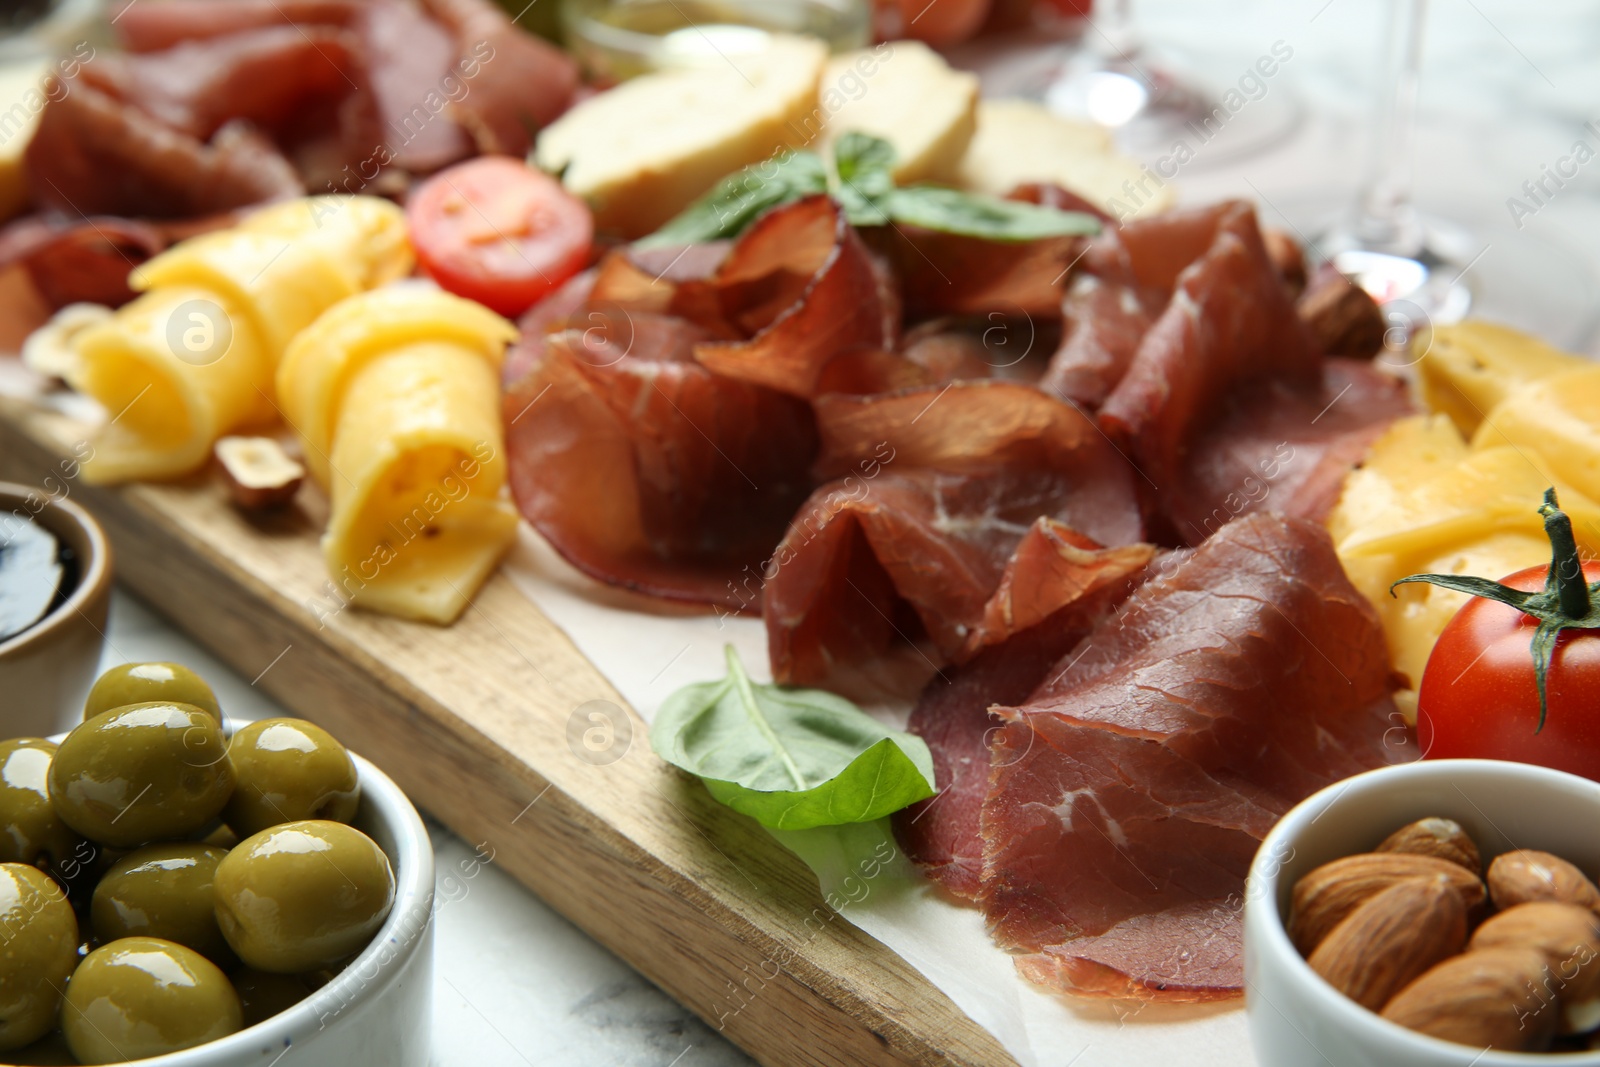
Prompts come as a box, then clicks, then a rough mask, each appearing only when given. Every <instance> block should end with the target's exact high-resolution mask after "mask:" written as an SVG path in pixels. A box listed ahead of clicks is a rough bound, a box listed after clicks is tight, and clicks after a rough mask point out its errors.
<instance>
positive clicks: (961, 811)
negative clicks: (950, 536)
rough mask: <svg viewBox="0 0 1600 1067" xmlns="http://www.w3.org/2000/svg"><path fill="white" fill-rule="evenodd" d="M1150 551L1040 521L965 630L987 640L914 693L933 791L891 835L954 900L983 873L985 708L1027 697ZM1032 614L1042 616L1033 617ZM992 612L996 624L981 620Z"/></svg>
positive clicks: (1143, 568) (1143, 570) (1136, 574)
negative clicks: (999, 622) (1096, 542)
mask: <svg viewBox="0 0 1600 1067" xmlns="http://www.w3.org/2000/svg"><path fill="white" fill-rule="evenodd" d="M1154 552H1155V550H1154V549H1153V547H1152V546H1150V545H1143V544H1140V545H1127V546H1124V547H1121V548H1111V549H1098V548H1095V547H1093V545H1092V543H1091V542H1089V541H1088V539H1087V538H1084V537H1082V535H1079V534H1077V533H1075V532H1074V531H1072V530H1070V529H1068V528H1066V527H1062V526H1061V525H1060V524H1057V523H1052V522H1050V521H1049V520H1048V519H1041V520H1039V522H1038V523H1036V524H1035V526H1034V528H1033V529H1032V530H1030V531H1029V532H1028V534H1027V535H1026V536H1025V537H1024V538H1023V543H1022V544H1021V545H1019V546H1018V548H1017V551H1016V552H1015V553H1013V555H1012V559H1011V562H1010V563H1009V564H1008V565H1007V567H1006V574H1005V576H1004V577H1003V578H1002V579H1001V584H1000V588H999V589H998V590H997V591H996V592H995V594H994V595H993V596H992V597H991V598H990V600H989V604H988V606H987V608H986V610H985V618H986V625H985V626H983V627H981V628H980V629H979V630H977V631H974V634H973V636H974V637H978V635H979V634H980V633H982V634H984V637H985V638H987V639H980V640H976V641H973V642H972V645H973V647H974V648H976V649H978V651H977V652H976V653H975V654H974V655H973V656H972V657H971V658H969V659H968V660H967V661H966V662H964V663H963V664H961V666H959V667H954V668H947V669H946V670H945V671H943V672H942V673H941V674H940V675H938V676H936V677H934V678H933V679H931V680H930V681H929V682H928V684H927V685H926V686H925V687H924V688H923V691H922V695H921V696H920V697H919V698H918V700H917V705H916V707H915V708H914V709H913V710H912V712H911V718H910V722H909V724H908V729H910V730H911V732H912V733H915V734H917V735H918V736H920V737H922V739H923V740H925V741H927V742H928V746H929V749H930V751H931V752H932V753H933V762H934V785H935V786H936V788H937V789H938V790H939V792H938V794H937V795H936V796H934V797H933V798H931V799H929V800H925V801H922V802H920V803H917V804H913V805H912V806H911V807H909V808H907V809H905V810H904V811H902V812H899V813H898V814H897V815H896V816H895V818H894V827H895V834H896V836H897V837H898V838H899V840H900V843H901V846H902V847H903V848H904V849H905V850H906V854H907V855H909V856H910V857H911V858H912V859H913V860H914V861H916V862H917V863H919V864H921V865H922V867H923V869H924V870H926V871H927V873H928V874H929V875H930V876H931V877H933V878H934V879H935V880H936V881H938V882H939V883H940V884H942V885H943V886H944V887H945V888H946V889H948V890H949V891H950V892H951V893H953V894H955V895H956V896H958V897H963V898H966V899H968V900H971V899H975V898H976V897H977V895H978V888H979V883H980V880H981V876H982V873H983V838H982V837H981V835H980V834H979V825H978V821H979V815H980V812H981V811H982V808H983V802H984V798H985V797H987V796H988V793H989V740H990V738H991V736H992V735H993V734H994V733H995V732H996V731H997V730H998V729H999V728H1000V726H1001V725H1002V723H1001V721H1000V720H999V719H997V718H994V717H993V716H991V715H990V714H989V708H990V706H991V705H994V704H1020V703H1022V702H1023V701H1024V700H1026V699H1027V696H1028V694H1029V693H1030V692H1032V691H1033V690H1034V688H1035V687H1037V686H1038V685H1039V684H1040V683H1041V682H1043V681H1044V680H1045V678H1046V676H1047V673H1048V672H1049V670H1050V668H1051V666H1052V664H1054V663H1056V661H1057V660H1059V659H1060V658H1061V657H1062V656H1063V655H1065V654H1066V653H1067V652H1068V651H1070V650H1071V649H1072V648H1073V647H1074V646H1075V645H1077V644H1078V642H1079V641H1080V640H1082V639H1083V638H1084V637H1086V636H1088V634H1089V632H1090V630H1091V629H1092V628H1093V626H1094V625H1095V624H1096V623H1097V622H1099V621H1100V619H1101V618H1102V617H1103V616H1104V615H1105V614H1106V613H1107V612H1108V611H1109V610H1110V609H1111V608H1113V607H1115V606H1116V605H1117V604H1119V603H1120V602H1121V601H1122V600H1124V599H1125V598H1126V597H1127V596H1128V594H1129V593H1131V592H1132V591H1133V590H1134V588H1136V587H1137V585H1138V583H1139V582H1140V581H1142V580H1143V579H1144V577H1145V575H1146V574H1147V573H1148V570H1149V564H1150V561H1151V559H1152V558H1153V557H1154ZM1041 611H1043V612H1047V614H1045V615H1043V617H1042V618H1037V617H1036V616H1038V614H1039V613H1040V612H1041ZM997 616H999V617H1002V618H1004V619H1005V623H1004V625H1003V626H996V625H995V624H994V623H993V622H991V621H988V620H992V619H994V618H995V617H997ZM1002 631H1003V632H1004V633H1005V637H1004V640H998V639H997V638H998V637H999V635H1000V632H1002Z"/></svg>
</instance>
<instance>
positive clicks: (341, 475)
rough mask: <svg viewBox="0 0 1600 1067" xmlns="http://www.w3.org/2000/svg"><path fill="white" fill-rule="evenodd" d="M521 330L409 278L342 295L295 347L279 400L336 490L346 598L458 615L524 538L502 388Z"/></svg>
mask: <svg viewBox="0 0 1600 1067" xmlns="http://www.w3.org/2000/svg"><path fill="white" fill-rule="evenodd" d="M516 336H517V330H516V327H514V326H513V325H512V324H511V323H509V322H507V321H506V320H505V319H503V318H501V317H500V316H498V315H496V314H494V313H493V312H492V311H489V310H488V309H487V308H485V307H483V306H482V305H479V304H476V303H473V302H472V301H470V300H463V299H461V298H460V297H455V296H451V295H450V294H448V293H445V292H443V291H441V290H438V289H435V288H432V287H431V286H428V285H426V284H424V283H406V284H402V285H397V286H391V287H389V288H386V289H380V290H376V291H373V292H369V293H361V294H358V295H356V296H353V297H350V298H348V299H346V300H343V301H341V302H340V303H338V304H336V305H335V306H334V307H332V308H331V309H329V310H328V312H327V313H326V314H324V315H323V316H322V317H321V318H319V319H318V320H317V321H316V322H315V323H313V324H312V325H311V326H310V327H309V328H307V329H306V330H304V331H302V332H301V333H300V335H299V336H298V337H296V338H295V340H294V343H293V344H291V345H290V346H289V351H288V352H287V353H286V354H285V356H284V358H283V362H282V365H281V366H280V367H279V368H278V376H277V391H278V397H279V402H280V403H281V405H282V408H283V413H284V416H285V418H287V420H288V421H289V424H290V425H291V426H292V427H293V428H294V430H295V432H296V433H297V434H298V435H299V437H300V441H301V443H302V445H303V446H304V449H305V457H306V465H307V466H308V467H309V468H310V470H311V473H312V476H313V477H315V478H316V479H317V481H318V482H320V483H321V484H322V485H323V486H324V487H325V488H326V489H327V490H328V494H329V496H330V497H331V499H332V505H333V507H332V514H331V516H330V518H329V520H328V530H327V532H326V533H325V534H324V535H323V539H322V551H323V556H324V558H325V559H326V560H327V564H328V572H329V575H330V577H331V578H332V580H333V582H334V584H335V585H336V586H337V587H338V589H339V592H340V594H341V596H342V598H344V599H346V600H348V601H349V602H351V603H354V604H356V605H358V606H361V607H365V608H369V609H371V610H373V611H380V612H383V613H385V614H389V615H398V616H401V617H403V618H410V619H421V620H424V621H427V622H435V623H441V624H448V623H450V622H453V621H454V620H455V619H456V617H457V616H459V615H460V614H461V612H462V610H463V609H465V607H466V606H467V604H468V602H469V601H470V600H471V598H472V595H473V593H475V592H476V591H477V589H478V587H479V586H480V585H482V584H483V581H484V579H485V578H487V577H488V576H489V574H490V572H491V571H493V569H494V567H495V564H496V563H498V562H499V560H500V557H501V556H502V555H503V554H504V553H505V550H506V549H507V548H508V547H509V546H510V544H511V541H512V539H513V538H514V537H515V536H516V527H517V512H516V509H515V508H514V507H513V506H512V505H511V503H510V501H509V499H507V498H506V497H505V495H504V494H503V493H502V489H503V488H504V486H505V481H506V460H505V436H504V433H503V430H502V428H501V423H500V384H499V383H500V363H501V361H502V359H503V358H504V355H505V349H506V346H507V345H508V344H510V343H511V342H512V341H513V340H515V339H516Z"/></svg>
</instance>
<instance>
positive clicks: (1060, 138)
mask: <svg viewBox="0 0 1600 1067" xmlns="http://www.w3.org/2000/svg"><path fill="white" fill-rule="evenodd" d="M895 47H896V48H897V49H898V48H899V47H900V46H899V45H898V44H897V45H896V46H895ZM958 178H959V181H960V184H961V185H963V186H965V187H966V188H968V189H975V190H977V191H978V192H981V193H989V194H990V195H991V196H1005V195H1006V194H1007V193H1009V192H1010V191H1011V190H1013V189H1015V188H1016V187H1017V186H1019V185H1022V184H1024V183H1027V182H1051V183H1054V184H1056V185H1059V186H1061V187H1062V188H1064V189H1066V190H1067V191H1068V192H1072V193H1076V194H1078V195H1079V196H1081V197H1083V198H1084V199H1085V200H1087V201H1089V202H1090V203H1091V204H1093V205H1095V206H1096V207H1098V208H1099V209H1100V210H1102V211H1104V212H1106V213H1107V214H1108V215H1110V216H1112V217H1113V218H1116V219H1129V218H1140V217H1143V216H1145V215H1153V214H1156V213H1157V212H1160V211H1165V210H1166V209H1167V208H1169V207H1171V206H1172V204H1173V201H1174V199H1175V195H1174V193H1173V188H1172V184H1171V183H1170V182H1164V181H1162V179H1161V178H1160V177H1158V176H1157V175H1156V173H1155V172H1154V171H1152V170H1150V169H1149V168H1148V167H1142V166H1140V165H1139V164H1138V163H1136V162H1134V161H1133V160H1132V159H1129V158H1128V157H1127V156H1124V155H1122V154H1121V153H1119V152H1118V151H1117V150H1116V148H1115V147H1114V146H1113V144H1112V141H1111V135H1110V133H1108V132H1107V131H1106V130H1104V129H1103V128H1101V127H1099V126H1095V125H1092V124H1090V123H1085V122H1073V121H1072V120H1070V119H1064V118H1062V117H1061V116H1059V115H1056V114H1054V113H1053V112H1051V111H1050V110H1049V109H1048V108H1046V107H1044V106H1043V105H1042V104H1035V103H1032V102H1030V101H1027V100H984V101H981V102H980V103H979V104H978V130H977V133H976V135H975V136H974V137H973V138H972V142H971V144H970V145H969V146H968V147H967V154H966V156H965V157H964V158H963V159H962V161H961V166H960V169H959V173H958Z"/></svg>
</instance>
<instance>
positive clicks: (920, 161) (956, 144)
mask: <svg viewBox="0 0 1600 1067" xmlns="http://www.w3.org/2000/svg"><path fill="white" fill-rule="evenodd" d="M818 114H819V116H821V117H822V119H823V125H822V128H821V130H820V131H819V132H820V135H821V136H820V139H819V144H820V146H821V147H823V148H828V147H831V146H832V144H833V142H834V141H836V140H837V139H838V138H839V137H840V136H841V135H843V134H845V133H847V132H849V131H852V130H854V131H856V132H859V133H868V134H871V135H872V136H874V137H881V138H883V139H884V140H886V141H888V142H889V143H890V144H892V145H893V146H894V154H895V165H894V178H895V181H896V182H898V183H899V184H901V185H906V184H908V183H911V182H940V183H944V184H952V183H954V182H955V181H956V180H957V178H958V177H959V173H960V170H961V160H962V158H963V157H964V156H965V155H966V153H967V146H968V144H970V143H971V141H972V135H973V133H974V132H975V131H976V130H977V126H978V78H977V75H975V74H969V73H967V72H965V71H957V70H953V69H951V67H950V64H948V63H946V62H945V61H944V58H943V57H942V56H940V55H939V53H937V52H935V51H934V50H933V49H931V48H929V47H928V46H927V45H925V44H922V43H921V42H918V41H895V42H893V43H892V44H883V45H880V46H879V47H878V48H875V49H865V50H862V51H860V52H850V53H847V54H845V55H842V56H837V57H835V58H834V59H833V60H832V61H830V62H829V63H828V66H827V68H826V69H825V70H824V71H823V74H822V89H821V94H820V106H819V108H818Z"/></svg>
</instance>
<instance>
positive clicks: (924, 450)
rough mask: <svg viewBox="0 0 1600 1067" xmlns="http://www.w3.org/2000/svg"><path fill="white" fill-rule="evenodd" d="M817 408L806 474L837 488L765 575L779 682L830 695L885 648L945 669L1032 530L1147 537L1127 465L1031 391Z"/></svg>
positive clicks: (806, 515)
mask: <svg viewBox="0 0 1600 1067" xmlns="http://www.w3.org/2000/svg"><path fill="white" fill-rule="evenodd" d="M815 407H816V411H817V418H818V428H819V431H820V433H821V436H822V441H823V456H822V458H821V459H820V460H819V461H818V465H817V470H818V473H819V474H820V475H821V476H823V477H835V478H837V479H838V480H837V481H834V482H831V483H829V484H828V485H825V486H823V487H822V488H820V489H818V490H817V491H816V492H815V493H814V494H812V497H811V499H810V500H808V501H807V502H806V504H805V506H804V507H802V508H801V510H800V513H799V515H798V516H797V517H796V520H795V522H794V524H793V525H792V526H791V527H790V530H789V533H788V534H787V535H786V536H785V537H784V539H783V542H782V543H781V544H780V545H779V546H778V549H777V551H776V552H775V553H774V555H773V557H772V560H771V561H770V565H769V566H768V567H767V568H766V577H767V582H766V586H765V595H764V614H765V617H766V620H767V639H768V650H769V653H770V655H771V660H772V669H773V673H774V676H775V677H777V678H778V679H779V680H781V681H785V682H794V683H798V684H820V683H822V682H824V681H826V680H830V679H831V680H832V683H833V684H839V679H840V677H842V676H843V675H841V672H848V670H849V669H850V668H851V667H853V666H858V665H861V664H862V663H864V662H866V661H867V660H870V659H871V658H872V657H873V656H874V655H875V654H878V653H880V652H882V651H883V650H884V649H886V648H887V647H888V646H889V645H890V644H891V643H893V641H894V639H895V638H896V637H899V638H901V639H904V640H910V641H913V642H915V641H916V640H918V639H919V638H922V637H924V636H925V637H926V639H927V640H928V641H929V642H930V643H931V646H932V648H931V651H932V653H933V656H937V657H939V658H941V659H943V660H944V661H947V662H948V661H950V660H953V659H956V658H958V657H960V656H962V655H963V654H970V652H969V649H968V642H969V639H970V635H971V634H972V632H973V630H974V628H976V627H979V626H981V625H984V624H985V617H986V611H987V610H988V605H989V601H990V599H991V597H992V596H993V595H994V594H995V592H996V590H997V589H999V588H1000V585H1001V581H1002V578H1003V577H1004V575H1005V570H1006V566H1007V563H1008V561H1010V560H1011V558H1012V556H1013V553H1014V552H1015V551H1016V549H1017V546H1018V544H1019V542H1021V541H1022V540H1023V538H1024V535H1026V534H1028V532H1029V531H1030V529H1031V528H1032V527H1033V526H1034V524H1035V521H1036V520H1038V519H1040V518H1041V517H1045V518H1049V519H1052V520H1055V521H1056V522H1059V523H1061V524H1064V525H1066V526H1070V527H1072V528H1073V529H1074V530H1076V531H1078V532H1079V533H1080V534H1082V535H1084V536H1087V537H1089V538H1092V539H1093V540H1094V541H1095V542H1097V543H1099V544H1111V545H1123V544H1128V543H1131V542H1133V541H1137V540H1138V539H1139V537H1140V535H1141V533H1142V526H1141V524H1140V520H1139V514H1138V508H1137V502H1136V499H1135V496H1134V489H1133V482H1132V474H1131V472H1130V471H1129V470H1128V468H1127V465H1126V464H1125V463H1124V462H1122V460H1121V458H1120V457H1119V456H1118V455H1117V454H1116V452H1115V451H1114V450H1113V449H1112V448H1111V447H1110V445H1109V444H1108V443H1107V442H1106V441H1105V439H1104V438H1103V437H1102V436H1101V435H1100V434H1099V432H1098V431H1097V430H1096V429H1095V427H1094V425H1093V423H1092V422H1091V421H1090V420H1089V419H1088V418H1087V417H1085V416H1083V415H1082V414H1080V413H1079V412H1077V411H1076V410H1074V409H1073V408H1071V407H1070V406H1068V405H1066V404H1063V403H1061V402H1060V401H1058V400H1054V399H1052V398H1050V397H1047V396H1045V395H1044V394H1043V393H1040V392H1038V391H1037V390H1035V389H1033V388H1031V387H1029V386H1025V385H1019V384H1013V383H1009V382H995V381H963V382H954V383H950V384H948V385H945V386H942V387H925V388H919V389H910V390H905V391H903V392H900V393H893V394H887V395H879V396H869V397H858V396H845V395H839V394H833V395H828V396H823V397H819V398H818V399H817V400H816V401H815ZM1041 595H1044V594H1041ZM996 611H997V612H999V614H998V615H997V616H996V618H1003V617H1004V614H1005V609H1004V608H997V609H996ZM991 625H993V624H992V623H991ZM970 651H976V648H975V647H974V648H973V649H971V650H970ZM925 655H926V653H925ZM929 662H930V663H932V662H933V658H932V657H930V658H929Z"/></svg>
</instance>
